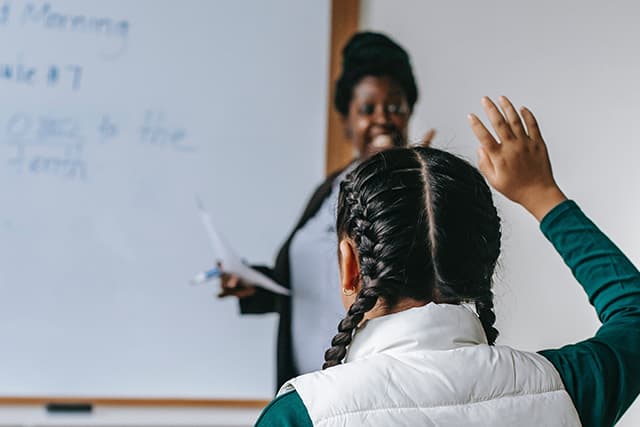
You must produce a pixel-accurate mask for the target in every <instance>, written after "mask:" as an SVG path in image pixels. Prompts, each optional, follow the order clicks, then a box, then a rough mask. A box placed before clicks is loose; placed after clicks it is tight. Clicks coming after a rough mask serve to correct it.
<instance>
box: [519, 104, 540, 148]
mask: <svg viewBox="0 0 640 427" xmlns="http://www.w3.org/2000/svg"><path fill="white" fill-rule="evenodd" d="M520 112H521V113H522V118H523V119H524V123H525V124H526V125H527V133H528V134H529V138H531V139H532V140H533V141H535V142H542V141H543V139H542V134H541V133H540V128H539V127H538V121H537V120H536V118H535V117H534V116H533V113H532V112H531V111H529V109H528V108H526V107H522V108H521V109H520Z"/></svg>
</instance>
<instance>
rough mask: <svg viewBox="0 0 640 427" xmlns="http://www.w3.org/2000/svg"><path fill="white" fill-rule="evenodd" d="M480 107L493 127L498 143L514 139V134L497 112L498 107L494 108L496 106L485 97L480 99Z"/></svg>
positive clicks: (498, 111)
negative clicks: (498, 139)
mask: <svg viewBox="0 0 640 427" xmlns="http://www.w3.org/2000/svg"><path fill="white" fill-rule="evenodd" d="M482 106H483V108H484V112H485V114H486V115H487V117H488V118H489V122H490V123H491V126H493V128H494V129H495V131H496V133H497V134H498V138H500V141H508V140H512V139H515V134H514V133H513V131H512V130H511V126H510V125H509V123H507V121H506V120H505V119H504V116H503V115H502V113H501V112H500V110H498V107H496V104H494V103H493V101H492V100H491V99H490V98H489V97H487V96H485V97H484V98H482Z"/></svg>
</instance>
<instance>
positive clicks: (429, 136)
mask: <svg viewBox="0 0 640 427" xmlns="http://www.w3.org/2000/svg"><path fill="white" fill-rule="evenodd" d="M435 135H436V130H435V129H429V130H428V131H427V133H425V134H424V136H423V137H422V141H420V145H422V146H423V147H429V146H431V141H432V140H433V137H434V136H435Z"/></svg>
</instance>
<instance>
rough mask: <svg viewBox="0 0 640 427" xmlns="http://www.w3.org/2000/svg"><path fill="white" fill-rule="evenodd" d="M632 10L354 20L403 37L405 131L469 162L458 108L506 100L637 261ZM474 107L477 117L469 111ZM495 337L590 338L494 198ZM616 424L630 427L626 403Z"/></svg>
mask: <svg viewBox="0 0 640 427" xmlns="http://www.w3.org/2000/svg"><path fill="white" fill-rule="evenodd" d="M639 19H640V5H639V4H638V3H637V2H632V1H615V2H606V3H605V2H599V1H593V0H589V1H575V0H571V1H561V2H560V1H551V0H542V1H536V2H522V1H520V2H514V1H508V0H487V1H482V2H471V1H469V2H462V1H446V0H431V1H428V2H425V1H419V0H415V1H413V0H400V1H394V2H388V1H384V0H363V1H362V4H361V20H360V26H361V28H362V29H372V30H379V31H383V32H386V33H388V34H390V35H391V36H392V37H394V38H396V39H397V40H398V42H400V43H401V44H402V45H403V46H405V47H406V48H407V49H408V50H409V52H410V54H411V56H412V59H413V63H414V65H415V69H416V71H417V79H418V82H419V85H420V90H421V96H420V100H419V102H418V105H417V107H416V110H415V113H414V118H413V121H412V123H411V127H410V131H411V134H412V137H413V138H419V137H420V135H421V134H422V132H424V131H425V130H426V129H428V128H430V127H435V128H436V129H437V130H438V137H437V138H436V140H435V144H434V145H435V146H436V147H442V148H446V149H449V150H452V151H454V152H457V153H459V154H462V155H464V156H465V157H467V158H468V159H471V160H473V161H475V147H476V142H475V141H474V139H473V137H472V133H471V131H470V130H469V129H468V127H467V121H466V114H467V113H468V112H475V113H481V112H482V110H481V107H480V103H479V101H480V98H481V97H482V96H483V95H490V96H493V97H497V96H499V95H507V96H510V97H511V99H512V100H513V101H514V102H515V103H516V104H517V105H523V104H524V105H526V106H528V107H529V108H530V109H531V110H532V111H533V112H534V113H535V114H536V115H537V117H538V119H539V121H540V123H541V127H542V132H543V135H544V137H545V139H546V142H547V144H548V147H549V151H550V155H551V161H552V165H553V167H554V172H555V175H556V178H557V180H558V182H559V183H560V185H561V187H562V189H563V190H564V191H565V192H566V194H567V195H568V196H569V197H571V198H573V199H574V200H576V201H577V202H578V203H579V204H580V205H581V207H582V208H583V209H584V210H585V211H586V212H587V213H588V215H589V216H590V217H591V218H592V219H593V220H594V221H595V222H596V223H597V224H598V225H599V226H600V227H601V228H602V229H603V230H604V231H605V232H606V233H607V234H608V235H609V236H610V237H611V238H612V239H613V240H614V241H615V242H616V243H617V244H618V245H619V247H620V248H621V249H622V250H623V251H624V252H625V253H626V254H627V255H628V256H629V257H630V258H631V260H632V261H633V262H634V263H635V264H636V265H640V223H639V222H638V221H637V217H638V214H639V213H640V197H638V190H637V185H638V183H640V168H638V167H637V162H638V158H639V157H640V120H638V117H640V103H638V99H639V98H640V81H639V80H638V76H639V75H640V55H638V52H639V51H638V40H640V26H638V22H639ZM481 116H482V115H481ZM496 201H497V204H498V207H499V211H500V214H501V215H502V218H503V220H504V225H503V234H504V239H503V255H502V258H501V261H500V267H499V273H498V276H497V278H496V286H495V293H496V305H497V308H496V312H497V317H498V321H497V328H498V329H499V330H500V333H501V335H500V338H499V340H498V342H499V343H501V344H507V345H512V346H514V347H517V348H522V349H526V350H539V349H544V348H553V347H558V346H561V345H563V344H565V343H571V342H575V341H578V340H581V339H584V338H587V337H589V336H591V335H592V334H593V333H594V332H595V330H596V328H597V327H598V321H597V319H596V316H595V314H594V311H593V309H592V308H591V307H590V306H589V304H588V302H587V299H586V297H585V296H584V294H583V293H582V291H581V289H580V288H579V286H578V285H577V284H576V282H575V280H574V279H573V277H572V276H571V274H570V272H569V271H568V270H567V269H566V268H565V266H564V265H563V263H562V261H561V260H560V258H559V257H558V256H557V255H556V254H555V252H554V250H553V249H552V247H551V246H550V245H549V244H548V243H547V242H546V241H545V239H544V238H543V236H542V235H541V233H539V232H538V229H537V224H536V222H535V220H534V219H533V218H532V217H531V216H530V215H529V214H527V213H526V212H525V211H524V210H523V209H522V208H520V207H518V206H514V205H513V204H511V203H509V202H507V201H506V200H505V199H504V198H502V197H501V196H497V197H496ZM619 425H621V426H635V425H640V405H639V404H638V403H637V402H636V404H635V406H633V407H632V408H631V409H630V410H629V412H628V413H627V414H626V416H625V417H624V418H623V420H622V421H621V422H620V424H619Z"/></svg>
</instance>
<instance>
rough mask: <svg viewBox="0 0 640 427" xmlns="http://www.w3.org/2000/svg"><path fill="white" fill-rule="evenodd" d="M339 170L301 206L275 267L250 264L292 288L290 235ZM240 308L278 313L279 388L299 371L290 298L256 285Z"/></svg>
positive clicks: (314, 208)
mask: <svg viewBox="0 0 640 427" xmlns="http://www.w3.org/2000/svg"><path fill="white" fill-rule="evenodd" d="M341 172H342V170H340V171H338V172H335V173H333V174H331V175H330V176H329V177H328V178H327V179H326V180H325V181H324V182H323V183H322V184H320V186H319V187H318V188H316V191H315V192H314V193H313V195H312V196H311V199H310V200H309V202H308V203H307V207H306V208H305V209H304V212H303V214H302V217H301V218H300V220H299V221H298V223H297V224H296V226H295V228H294V229H293V231H292V232H291V234H290V235H289V237H288V238H287V240H286V241H285V243H284V244H283V245H282V247H281V248H280V251H279V252H278V256H277V257H276V262H275V265H274V267H273V268H269V267H265V266H253V268H255V269H256V270H258V271H260V272H261V273H264V274H266V275H267V276H269V277H271V278H272V279H273V280H275V281H276V282H278V283H279V284H281V285H282V286H285V287H287V288H291V278H290V269H289V246H290V244H291V239H292V238H293V236H294V235H295V234H296V232H297V231H298V230H299V229H300V228H302V227H303V226H304V225H305V224H306V223H307V221H308V220H309V219H311V218H312V217H313V216H314V215H315V214H316V212H318V210H319V209H320V206H321V205H322V202H324V200H325V199H326V198H327V197H329V195H330V194H331V187H332V184H333V181H334V180H335V179H336V178H337V177H338V175H340V173H341ZM240 312H241V313H242V314H263V313H273V312H276V313H278V314H279V315H280V322H279V324H278V350H277V353H278V354H277V364H278V367H277V387H278V388H280V387H281V386H282V385H283V384H284V383H285V382H286V381H287V380H290V379H291V378H294V377H296V376H298V375H299V374H300V373H299V372H298V369H297V367H296V366H295V363H294V359H293V348H292V344H291V298H290V297H288V296H284V295H278V294H275V293H273V292H271V291H268V290H265V289H262V288H258V289H257V291H256V293H255V294H253V295H252V296H250V297H246V298H241V299H240ZM336 328H337V325H336ZM336 330H337V329H336ZM328 344H329V343H327V345H328ZM318 368H320V367H318Z"/></svg>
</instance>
